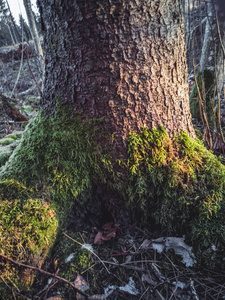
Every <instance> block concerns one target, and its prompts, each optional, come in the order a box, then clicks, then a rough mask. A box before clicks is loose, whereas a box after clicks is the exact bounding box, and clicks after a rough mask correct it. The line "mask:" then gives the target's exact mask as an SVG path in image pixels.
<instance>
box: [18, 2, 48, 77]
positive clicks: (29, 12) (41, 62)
mask: <svg viewBox="0 0 225 300" xmlns="http://www.w3.org/2000/svg"><path fill="white" fill-rule="evenodd" d="M23 4H24V7H25V10H26V14H27V19H28V23H29V28H30V32H31V35H32V38H33V41H34V44H35V49H36V52H37V55H38V63H39V68H40V73H41V74H42V82H43V81H44V55H43V50H42V47H41V41H40V37H39V34H38V30H37V26H36V20H35V18H34V13H33V11H32V7H31V2H30V0H23Z"/></svg>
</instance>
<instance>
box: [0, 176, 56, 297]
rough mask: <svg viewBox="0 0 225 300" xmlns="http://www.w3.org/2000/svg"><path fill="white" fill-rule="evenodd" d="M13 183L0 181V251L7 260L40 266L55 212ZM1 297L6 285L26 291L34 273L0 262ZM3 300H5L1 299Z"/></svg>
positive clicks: (51, 236) (51, 237) (52, 238)
mask: <svg viewBox="0 0 225 300" xmlns="http://www.w3.org/2000/svg"><path fill="white" fill-rule="evenodd" d="M28 194H30V195H31V196H33V191H32V190H30V189H27V188H26V187H25V186H24V185H23V184H21V183H19V182H17V181H15V180H2V181H1V182H0V251H1V254H3V255H6V256H7V257H9V258H12V259H16V260H17V261H22V262H25V263H27V264H30V265H34V266H37V267H40V266H41V265H42V263H43V260H44V258H45V256H46V255H47V253H48V251H49V249H50V248H51V246H52V245H53V243H54V241H55V237H56V231H57V227H58V221H57V217H56V215H55V211H54V210H53V209H52V208H51V207H50V204H48V203H45V202H42V201H41V200H40V199H34V198H28ZM0 275H1V278H2V279H3V281H2V282H0V291H1V295H4V293H7V285H11V284H15V285H16V286H17V287H19V288H22V289H23V290H24V289H28V288H30V286H31V284H32V281H33V278H34V274H33V273H31V272H29V271H27V270H23V269H17V268H16V267H15V266H13V265H11V264H10V263H8V262H5V261H3V260H1V261H0ZM4 299H7V298H4Z"/></svg>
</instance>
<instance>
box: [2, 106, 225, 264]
mask: <svg viewBox="0 0 225 300" xmlns="http://www.w3.org/2000/svg"><path fill="white" fill-rule="evenodd" d="M99 124H100V120H98V121H96V120H92V121H83V120H82V119H81V118H80V117H79V116H76V117H74V114H73V112H71V110H70V109H68V107H60V109H58V110H57V111H56V112H55V114H54V115H53V116H51V117H49V118H46V117H45V116H44V114H43V113H41V112H40V113H39V115H38V116H37V117H36V118H35V119H33V120H32V121H31V123H30V124H29V125H28V126H27V128H26V130H25V132H24V134H23V137H22V140H21V142H20V144H19V146H18V147H17V148H16V149H15V151H14V152H13V154H12V155H11V157H10V159H9V161H8V162H7V163H6V164H5V166H3V167H2V169H1V176H2V178H4V177H7V178H8V180H9V179H10V178H16V179H17V180H19V181H20V182H24V183H25V184H26V186H30V187H31V186H35V187H36V188H37V190H38V191H40V193H41V194H42V196H43V197H44V198H47V199H48V200H49V201H51V202H53V203H54V205H56V208H57V212H58V216H59V217H60V220H61V222H62V223H61V225H62V224H63V222H64V221H65V220H66V217H67V215H68V212H69V211H70V210H71V207H72V206H73V205H74V203H77V202H80V203H81V204H84V205H85V203H87V201H90V202H89V203H91V200H90V199H92V198H91V197H90V195H91V193H92V192H93V190H94V187H96V186H98V185H103V184H104V186H105V187H106V188H105V190H107V192H108V193H110V191H112V194H116V195H118V197H119V196H120V197H121V199H123V205H124V206H126V207H128V208H129V209H131V210H133V211H135V212H136V216H135V217H136V218H138V217H140V216H141V222H142V224H143V225H144V226H150V227H152V226H154V225H155V226H157V227H161V228H162V229H163V230H165V231H167V234H176V235H182V234H185V235H186V236H187V238H188V239H189V241H190V242H191V243H192V244H193V245H194V246H195V249H196V251H197V253H201V252H202V251H203V252H204V251H206V253H208V252H209V250H208V249H209V248H210V247H211V245H212V244H213V243H214V240H215V239H219V242H218V245H223V244H224V241H225V240H224V235H223V233H222V228H223V227H224V226H225V222H224V218H223V215H225V214H224V187H225V166H223V165H222V164H221V162H220V159H219V158H217V157H216V156H214V155H213V154H212V152H210V151H208V150H206V149H205V147H204V145H203V143H202V142H201V141H199V140H194V139H192V138H190V137H189V136H188V134H187V133H184V132H181V134H180V135H178V136H175V137H174V138H173V139H170V138H169V137H168V135H167V133H166V131H165V129H163V128H162V127H160V128H158V129H152V130H148V129H146V128H144V129H143V130H142V131H141V132H140V133H139V134H137V133H131V134H130V137H129V139H128V158H127V159H126V160H124V161H121V160H118V161H117V160H116V159H114V160H113V159H112V158H111V157H110V153H107V149H102V148H101V147H100V146H99V145H98V143H97V142H96V140H97V139H96V136H98V135H99V134H105V133H102V132H100V130H99V127H100V126H99ZM107 138H109V136H106V139H107ZM104 153H107V155H105V154H104ZM118 170H120V173H118V172H117V171H118ZM14 184H15V183H14ZM26 191H27V190H26V189H25V195H23V194H21V195H20V196H19V197H20V199H25V200H26V199H28V198H27V197H25V196H26ZM4 193H6V194H7V197H6V198H4V199H6V200H10V195H11V194H10V193H12V191H11V190H10V193H7V192H4ZM17 193H19V192H18V191H17V190H16V189H15V194H14V196H13V197H15V198H14V199H17V198H16V194H17ZM8 195H9V196H8ZM31 198H34V197H31ZM217 223H218V224H220V226H217ZM215 224H216V225H215ZM218 231H219V233H220V234H218ZM218 249H220V248H219V247H218ZM207 251H208V252H207ZM219 253H220V250H218V253H217V255H218V256H217V257H219V255H220V254H219ZM214 261H216V259H215V260H214ZM218 261H219V259H218ZM204 262H205V261H204ZM210 263H211V262H210V261H208V264H209V265H210ZM76 268H77V266H76Z"/></svg>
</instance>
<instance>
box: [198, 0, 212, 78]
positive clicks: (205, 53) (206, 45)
mask: <svg viewBox="0 0 225 300" xmlns="http://www.w3.org/2000/svg"><path fill="white" fill-rule="evenodd" d="M212 24H213V3H212V1H211V0H210V1H209V2H208V4H207V20H206V25H205V34H204V40H203V46H202V52H201V58H200V72H203V71H204V70H205V68H206V65H207V61H208V58H209V50H210V44H211V42H212V39H211V37H212Z"/></svg>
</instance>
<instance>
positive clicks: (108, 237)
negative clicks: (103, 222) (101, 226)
mask: <svg viewBox="0 0 225 300" xmlns="http://www.w3.org/2000/svg"><path fill="white" fill-rule="evenodd" d="M116 230H117V229H116V228H111V229H109V230H108V231H106V233H105V234H104V235H103V237H102V239H103V240H104V241H109V240H111V238H114V237H115V236H116Z"/></svg>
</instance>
